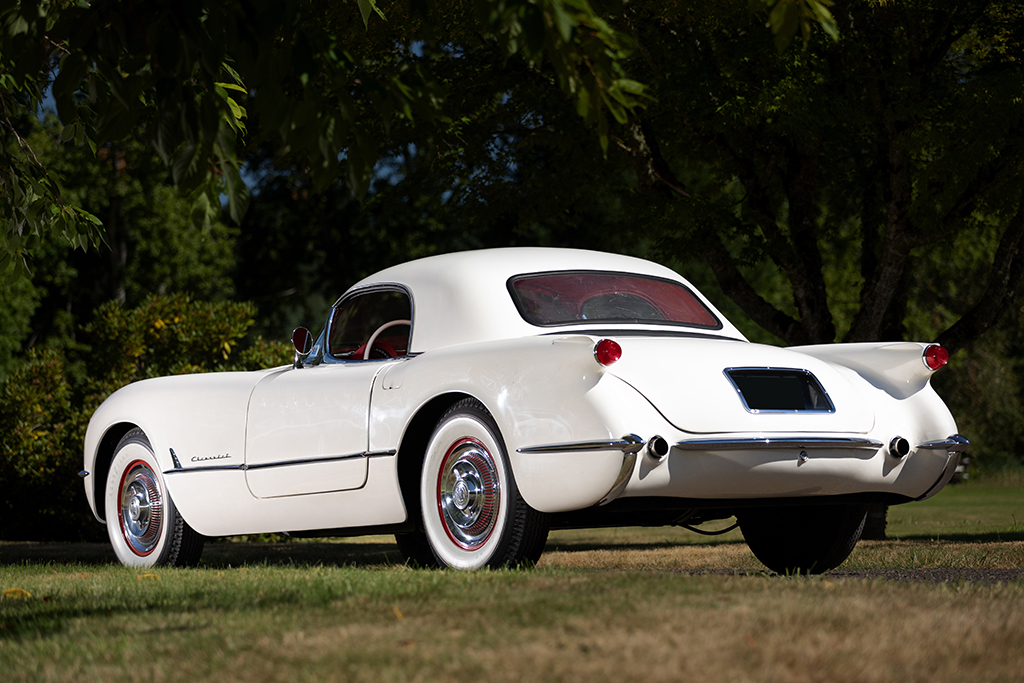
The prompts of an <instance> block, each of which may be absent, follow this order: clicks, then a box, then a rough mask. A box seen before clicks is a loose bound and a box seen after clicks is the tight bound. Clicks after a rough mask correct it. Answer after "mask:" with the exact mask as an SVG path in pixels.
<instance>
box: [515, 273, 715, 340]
mask: <svg viewBox="0 0 1024 683" xmlns="http://www.w3.org/2000/svg"><path fill="white" fill-rule="evenodd" d="M508 290H509V292H510V293H511V294H512V299H513V300H514V301H515V304H516V308H518V309H519V313H520V314H521V315H522V316H523V318H524V319H525V320H526V321H527V322H528V323H531V324H533V325H542V326H546V325H571V324H575V323H642V324H661V325H686V326H689V327H703V328H708V329H719V328H721V327H722V323H721V322H719V320H718V318H716V317H715V316H714V314H712V313H711V311H709V310H708V308H707V307H706V306H705V305H704V304H703V303H701V301H700V300H699V299H698V298H697V297H696V296H694V295H693V292H691V291H690V290H689V289H688V288H687V287H686V286H685V285H682V284H680V283H678V282H673V281H671V280H662V279H660V278H653V277H645V276H642V275H633V274H629V273H606V272H590V271H588V272H559V273H535V274H531V275H519V276H516V277H513V278H511V279H509V281H508Z"/></svg>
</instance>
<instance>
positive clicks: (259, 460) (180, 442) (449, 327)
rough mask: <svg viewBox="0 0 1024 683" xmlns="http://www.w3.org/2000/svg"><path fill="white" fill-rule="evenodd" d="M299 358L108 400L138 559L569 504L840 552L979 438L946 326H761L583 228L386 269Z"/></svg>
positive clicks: (422, 550) (455, 540)
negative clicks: (562, 239) (963, 412)
mask: <svg viewBox="0 0 1024 683" xmlns="http://www.w3.org/2000/svg"><path fill="white" fill-rule="evenodd" d="M293 342H294V343H295V346H296V356H295V361H294V364H293V365H291V366H285V367H279V368H273V369H269V370H263V371H259V372H237V373H214V374H207V375H186V376H177V377H162V378H157V379H150V380H145V381H141V382H137V383H135V384H131V385H129V386H127V387H124V388H122V389H120V390H119V391H117V392H116V393H114V394H113V395H112V396H111V397H110V398H109V399H107V401H106V402H104V403H103V405H102V406H100V408H99V409H98V410H97V411H96V413H95V415H93V417H92V421H91V422H90V424H89V429H88V433H87V434H86V438H85V467H84V470H83V472H82V473H81V475H82V477H83V478H84V480H85V490H86V494H87V496H88V499H89V504H90V505H91V507H92V510H93V512H94V513H95V515H96V518H97V519H99V520H100V521H101V522H105V523H106V525H107V528H108V530H109V535H110V540H111V543H112V544H113V546H114V550H115V551H116V553H117V556H118V558H120V560H121V561H122V562H124V563H125V564H129V565H140V566H145V565H162V564H169V565H192V564H195V563H196V562H197V561H198V560H199V556H200V553H201V552H202V548H203V542H204V538H205V537H208V536H230V535H238V534H255V533H262V532H287V533H290V534H295V535H314V536H315V535H334V536H340V535H358V534H380V533H393V534H395V535H396V538H397V540H398V546H399V548H400V549H401V550H402V552H403V553H404V554H405V555H406V557H408V558H409V559H410V560H412V561H414V562H416V563H419V564H421V565H433V566H447V567H455V568H459V569H475V568H478V567H494V566H502V565H508V564H529V563H532V562H535V561H536V560H537V559H538V557H539V556H540V554H541V552H542V551H543V548H544V543H545V540H546V538H547V534H548V530H549V529H563V528H574V527H576V528H578V527H599V526H627V525H628V526H635V525H683V526H687V528H696V526H695V525H698V524H702V523H704V522H707V521H709V520H720V519H728V518H731V517H732V516H735V517H736V518H737V520H738V524H739V527H740V529H741V530H742V532H743V536H744V538H745V539H746V541H747V543H748V544H749V545H750V548H751V550H752V551H753V552H754V554H755V555H756V556H757V557H758V558H759V559H760V560H761V561H762V562H763V563H764V564H765V565H766V566H767V567H769V568H770V569H772V570H775V571H777V572H787V571H788V572H822V571H827V570H828V569H831V568H833V567H836V566H838V565H839V564H840V563H842V562H843V560H845V559H846V557H847V556H848V555H849V554H850V552H851V551H852V549H853V547H854V545H855V544H856V543H857V540H858V539H859V537H860V533H861V529H862V528H863V524H864V518H865V508H866V506H867V505H869V504H888V505H892V504H896V503H905V502H908V501H913V500H921V499H923V498H927V497H929V496H932V495H934V494H935V493H936V492H938V491H939V490H940V489H941V488H942V487H943V486H945V484H946V483H947V482H948V481H949V479H950V477H951V476H952V474H953V472H954V470H955V469H956V467H957V464H958V462H959V454H960V452H961V451H962V450H963V449H964V448H965V446H966V445H967V441H966V439H964V438H963V437H962V436H959V435H958V434H957V429H956V424H955V423H954V421H953V418H952V417H951V416H950V414H949V411H948V410H947V409H946V406H945V404H944V403H943V402H942V400H941V399H940V398H939V397H938V396H937V395H936V393H935V392H934V390H933V389H932V387H931V385H930V382H929V379H930V377H931V375H932V373H933V372H935V371H936V370H937V369H939V368H940V367H942V366H943V365H944V364H945V363H946V361H947V358H948V355H947V354H946V352H945V350H944V349H942V348H941V347H939V346H936V345H934V344H932V345H929V344H921V343H916V342H915V343H911V342H899V343H873V344H827V345H820V346H804V347H794V348H778V347H773V346H764V345H760V344H752V343H750V342H748V341H747V340H746V339H745V338H744V336H743V335H742V334H741V333H740V332H739V330H737V329H736V328H735V327H734V326H733V325H732V324H731V323H729V321H727V320H726V319H725V318H724V317H723V316H722V315H721V313H719V312H718V311H717V310H715V308H714V306H712V305H711V304H710V303H709V302H708V301H707V299H705V298H704V297H703V296H702V295H701V294H700V293H699V292H697V291H696V290H695V289H694V288H693V287H692V286H691V285H690V284H689V283H687V281H686V280H684V279H683V278H681V277H680V276H679V275H677V274H676V273H674V272H672V271H671V270H669V269H667V268H665V267H662V266H659V265H657V264H654V263H650V262H648V261H643V260H640V259H636V258H631V257H626V256H619V255H614V254H605V253H598V252H590V251H577V250H568V249H542V248H521V249H495V250H482V251H475V252H466V253H457V254H447V255H443V256H434V257H430V258H425V259H422V260H418V261H413V262H410V263H406V264H403V265H399V266H395V267H392V268H388V269H387V270H384V271H382V272H380V273H378V274H376V275H374V276H372V277H369V278H366V279H365V280H363V281H361V282H359V283H358V284H356V285H355V286H353V287H352V288H351V289H350V290H349V291H347V292H346V293H345V294H344V295H343V296H342V297H341V298H340V299H339V300H338V302H337V303H336V304H335V305H334V307H333V308H332V309H331V311H330V313H329V315H328V317H327V320H326V324H325V325H324V328H323V330H322V331H321V332H320V334H319V335H318V336H317V337H316V338H315V339H314V338H313V336H312V335H311V334H310V333H309V332H308V331H307V330H306V329H304V328H299V329H298V330H296V332H295V334H294V336H293Z"/></svg>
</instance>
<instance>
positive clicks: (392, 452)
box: [164, 449, 398, 474]
mask: <svg viewBox="0 0 1024 683" xmlns="http://www.w3.org/2000/svg"><path fill="white" fill-rule="evenodd" d="M397 453H398V451H396V450H394V449H391V450H386V451H366V452H363V453H352V454H350V455H335V456H331V457H328V458H306V459H304V460H289V461H287V462H269V463H264V464H260V465H207V466H204V467H188V468H175V469H173V470H166V471H165V472H164V474H179V473H182V472H211V471H223V470H242V471H243V472H247V471H249V470H265V469H270V468H273V467H290V466H291V465H309V464H315V463H325V462H341V461H342V460H354V459H356V458H382V457H387V456H393V455H395V454H397ZM175 460H177V459H175Z"/></svg>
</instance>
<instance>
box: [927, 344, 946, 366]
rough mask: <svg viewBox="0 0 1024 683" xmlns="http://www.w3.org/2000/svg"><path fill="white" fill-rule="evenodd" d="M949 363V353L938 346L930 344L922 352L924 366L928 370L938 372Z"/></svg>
mask: <svg viewBox="0 0 1024 683" xmlns="http://www.w3.org/2000/svg"><path fill="white" fill-rule="evenodd" d="M948 362H949V351H947V350H946V349H944V348H942V347H941V346H939V345H938V344H932V345H931V346H929V347H927V348H926V349H925V350H924V364H925V365H927V366H928V369H929V370H938V369H939V368H941V367H942V366H944V365H945V364H946V363H948Z"/></svg>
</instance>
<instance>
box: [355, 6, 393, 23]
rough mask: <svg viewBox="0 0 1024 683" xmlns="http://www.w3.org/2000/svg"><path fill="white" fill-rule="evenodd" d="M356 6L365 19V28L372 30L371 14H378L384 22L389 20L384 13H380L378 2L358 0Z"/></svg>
mask: <svg viewBox="0 0 1024 683" xmlns="http://www.w3.org/2000/svg"><path fill="white" fill-rule="evenodd" d="M356 4H357V5H359V14H361V15H362V17H363V26H364V27H365V28H370V14H371V13H373V12H376V13H377V16H379V17H380V18H381V19H383V20H384V21H387V20H388V18H387V17H385V16H384V13H383V12H381V11H380V8H379V7H377V0H357V1H356Z"/></svg>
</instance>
